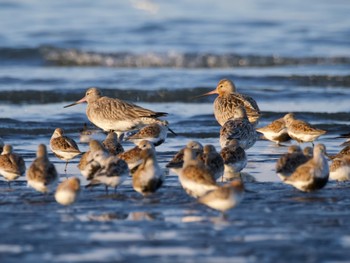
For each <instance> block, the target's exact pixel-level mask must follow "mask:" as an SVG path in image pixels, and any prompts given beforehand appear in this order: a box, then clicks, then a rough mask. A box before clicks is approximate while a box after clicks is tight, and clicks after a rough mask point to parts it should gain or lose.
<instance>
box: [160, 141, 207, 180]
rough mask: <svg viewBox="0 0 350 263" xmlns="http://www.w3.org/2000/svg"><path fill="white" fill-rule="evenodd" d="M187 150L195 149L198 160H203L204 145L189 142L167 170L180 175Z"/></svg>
mask: <svg viewBox="0 0 350 263" xmlns="http://www.w3.org/2000/svg"><path fill="white" fill-rule="evenodd" d="M185 148H189V149H193V152H194V155H195V158H196V159H200V160H202V159H203V158H202V156H203V145H202V144H201V143H199V142H197V141H189V142H188V143H187V144H186V146H185V147H184V148H182V149H181V150H180V151H178V152H177V153H176V154H175V155H174V157H173V158H172V159H171V160H170V161H169V162H168V163H167V164H166V166H165V167H166V168H169V169H170V170H171V171H172V172H174V173H175V174H177V175H179V173H180V171H181V170H182V167H183V163H184V150H185Z"/></svg>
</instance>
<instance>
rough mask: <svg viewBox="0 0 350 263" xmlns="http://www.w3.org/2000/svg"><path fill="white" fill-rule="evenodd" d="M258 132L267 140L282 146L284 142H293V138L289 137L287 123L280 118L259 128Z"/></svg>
mask: <svg viewBox="0 0 350 263" xmlns="http://www.w3.org/2000/svg"><path fill="white" fill-rule="evenodd" d="M256 130H257V131H258V132H260V133H262V134H263V135H264V136H263V137H264V138H265V139H267V140H269V141H272V142H275V143H276V144H278V145H279V144H280V143H282V142H287V141H289V140H291V137H290V136H289V135H288V130H287V127H286V123H285V121H284V119H283V118H279V119H277V120H274V121H273V122H271V123H269V124H268V125H266V126H264V127H261V128H257V129H256Z"/></svg>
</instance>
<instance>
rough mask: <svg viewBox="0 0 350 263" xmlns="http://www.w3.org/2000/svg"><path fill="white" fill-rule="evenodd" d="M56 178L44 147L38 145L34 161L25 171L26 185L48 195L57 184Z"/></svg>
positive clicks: (54, 170) (55, 172)
mask: <svg viewBox="0 0 350 263" xmlns="http://www.w3.org/2000/svg"><path fill="white" fill-rule="evenodd" d="M57 179H58V176H57V171H56V168H55V166H54V165H53V164H52V163H51V162H50V160H49V157H48V156H47V150H46V146H45V145H44V144H40V145H39V146H38V150H37V153H36V159H35V160H34V161H33V163H32V164H31V165H30V167H29V168H28V171H27V182H28V185H29V186H31V187H32V188H34V189H35V190H37V191H38V192H41V193H48V192H49V191H50V190H51V188H53V186H54V185H55V183H56V182H57Z"/></svg>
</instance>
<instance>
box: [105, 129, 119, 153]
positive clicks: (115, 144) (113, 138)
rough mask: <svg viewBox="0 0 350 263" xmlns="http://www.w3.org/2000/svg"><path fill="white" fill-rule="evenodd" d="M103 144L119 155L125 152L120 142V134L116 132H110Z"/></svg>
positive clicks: (110, 151)
mask: <svg viewBox="0 0 350 263" xmlns="http://www.w3.org/2000/svg"><path fill="white" fill-rule="evenodd" d="M102 144H103V146H104V147H105V148H106V149H107V150H108V151H109V153H110V154H112V155H118V154H120V153H122V152H124V148H123V146H122V145H121V143H120V142H119V140H118V136H117V134H115V132H109V133H108V134H107V137H106V139H105V140H104V141H103V142H102Z"/></svg>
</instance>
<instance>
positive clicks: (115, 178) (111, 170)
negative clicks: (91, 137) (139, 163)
mask: <svg viewBox="0 0 350 263" xmlns="http://www.w3.org/2000/svg"><path fill="white" fill-rule="evenodd" d="M92 159H93V161H94V162H97V163H98V164H99V165H100V168H99V169H98V170H97V171H96V172H95V173H94V174H93V175H92V178H91V179H90V178H88V179H90V183H89V184H88V185H86V186H85V187H86V188H89V187H94V186H97V185H101V184H104V185H105V187H106V193H107V194H108V187H113V188H114V192H116V190H117V187H118V186H119V185H120V184H122V183H123V182H124V180H125V179H126V178H127V176H128V175H129V173H130V171H129V168H128V165H127V163H126V162H125V161H124V160H122V159H119V158H118V157H116V156H109V157H106V156H105V154H104V153H103V151H97V152H94V153H93V156H92Z"/></svg>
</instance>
